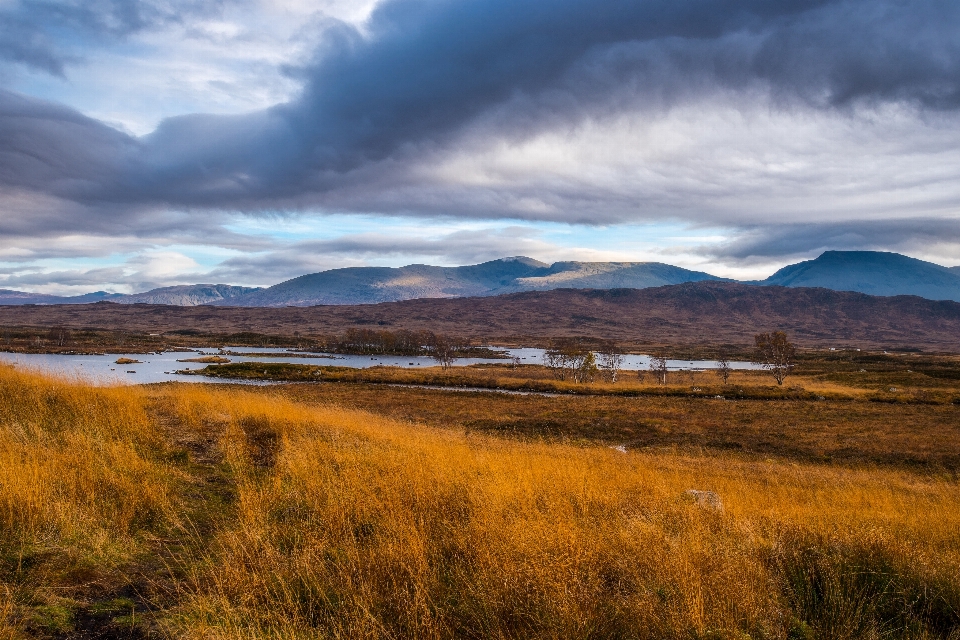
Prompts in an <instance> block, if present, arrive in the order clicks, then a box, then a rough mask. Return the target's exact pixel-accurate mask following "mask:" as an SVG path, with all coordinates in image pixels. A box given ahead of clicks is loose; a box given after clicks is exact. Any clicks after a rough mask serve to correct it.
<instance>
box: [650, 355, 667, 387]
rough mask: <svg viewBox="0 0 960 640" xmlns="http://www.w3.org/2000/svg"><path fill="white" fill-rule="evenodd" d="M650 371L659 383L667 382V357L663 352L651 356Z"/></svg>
mask: <svg viewBox="0 0 960 640" xmlns="http://www.w3.org/2000/svg"><path fill="white" fill-rule="evenodd" d="M650 371H651V372H652V373H653V377H654V378H656V380H657V384H667V359H666V358H665V357H663V355H662V354H659V353H658V354H656V355H654V356H653V357H652V358H650Z"/></svg>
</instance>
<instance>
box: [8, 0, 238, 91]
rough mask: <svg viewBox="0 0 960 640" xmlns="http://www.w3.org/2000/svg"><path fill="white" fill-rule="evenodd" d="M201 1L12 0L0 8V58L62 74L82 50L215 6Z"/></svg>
mask: <svg viewBox="0 0 960 640" xmlns="http://www.w3.org/2000/svg"><path fill="white" fill-rule="evenodd" d="M220 4H221V3H220V2H216V1H206V0H180V1H177V0H160V1H157V0H153V1H151V0H97V1H87V0H72V1H71V0H60V1H56V0H46V1H44V0H19V1H18V0H14V1H13V2H11V3H9V4H8V5H6V6H4V7H2V8H0V59H6V60H9V61H12V62H17V63H21V64H24V65H27V66H29V67H33V68H36V69H40V70H42V71H46V72H48V73H51V74H54V75H58V76H62V75H63V74H64V69H65V67H66V66H67V65H68V64H69V63H71V62H77V61H78V60H80V59H82V57H83V49H84V47H88V46H97V45H98V44H102V43H103V42H104V41H105V40H117V39H121V38H124V37H127V36H129V35H131V34H132V33H135V32H138V31H143V30H146V29H153V28H157V27H159V26H162V25H165V24H169V23H171V22H179V21H182V20H184V19H185V18H189V17H190V16H193V15H196V14H197V13H203V14H209V13H212V12H214V11H216V10H218V8H219V6H220Z"/></svg>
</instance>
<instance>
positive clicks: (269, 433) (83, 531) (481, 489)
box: [0, 367, 960, 640]
mask: <svg viewBox="0 0 960 640" xmlns="http://www.w3.org/2000/svg"><path fill="white" fill-rule="evenodd" d="M378 390H379V391H381V392H383V391H385V388H384V387H379V388H372V387H363V386H355V385H339V386H338V385H333V384H330V385H297V386H289V387H272V388H260V389H249V388H248V389H237V388H230V387H227V386H223V387H218V386H206V385H204V386H200V385H160V386H154V387H141V388H138V387H124V388H107V389H104V388H91V387H86V386H82V385H77V384H73V383H68V382H64V381H62V380H55V379H50V378H45V377H41V376H37V375H33V374H30V373H28V372H21V371H16V370H14V369H12V368H10V367H0V633H2V635H3V636H4V637H10V638H17V637H47V638H67V637H87V638H94V637H100V638H120V637H185V638H251V637H256V638H408V637H411V638H412V637H416V638H651V639H653V638H657V639H659V638H676V639H681V638H683V639H707V638H712V639H738V640H744V639H746V638H752V639H760V638H770V639H784V640H788V639H789V640H793V639H799V638H822V639H831V640H832V639H838V640H843V639H848V638H849V639H853V638H916V639H921V638H923V639H931V638H943V639H949V640H955V639H956V638H957V637H958V635H960V632H958V628H960V577H958V576H960V536H958V535H957V532H958V530H960V485H958V482H957V480H956V478H954V477H951V476H950V475H949V474H943V473H938V472H930V470H928V469H922V468H921V469H918V468H907V467H902V468H898V467H891V466H877V465H873V464H864V463H856V464H843V465H841V464H837V463H836V462H833V463H831V464H825V463H823V462H820V461H816V460H805V459H801V458H790V457H780V456H771V457H768V458H765V457H757V456H753V455H749V454H743V453H740V452H722V451H710V450H705V451H700V452H697V451H695V450H686V449H684V450H673V451H662V450H657V451H654V450H643V449H635V450H630V449H628V450H627V452H626V453H623V452H621V451H617V450H613V449H611V448H609V447H608V446H606V445H605V444H599V443H591V442H589V441H583V440H578V441H576V442H567V443H564V442H556V441H540V440H537V439H536V438H520V439H518V438H503V437H500V436H498V435H494V434H488V433H483V432H478V431H476V430H469V431H468V430H465V429H464V428H463V427H462V425H461V424H460V423H459V422H458V419H450V420H448V421H445V420H444V419H443V418H442V415H441V414H442V412H443V407H449V406H451V405H449V401H448V399H452V398H453V397H459V398H464V399H465V401H473V402H476V403H480V402H481V401H486V400H485V399H490V400H491V401H499V400H504V399H505V398H503V397H501V396H494V395H487V396H483V397H482V398H481V397H479V396H468V395H466V394H461V395H459V396H457V395H456V394H455V393H453V392H435V391H426V390H408V389H398V390H397V389H391V390H389V392H390V393H391V394H393V393H394V392H396V393H408V392H409V393H424V394H433V395H430V396H424V397H423V399H422V402H421V407H422V409H423V415H424V416H426V418H425V419H418V418H417V417H416V416H407V418H410V419H404V420H398V419H395V418H391V417H388V416H386V415H383V414H390V413H395V412H396V411H397V407H401V406H403V407H406V409H404V410H407V411H412V410H413V407H414V406H415V403H416V402H417V401H415V400H410V399H408V400H406V401H404V402H400V401H399V400H396V397H397V396H389V397H388V396H384V397H385V398H387V399H388V400H389V399H390V398H394V399H393V400H390V401H385V402H384V403H382V404H381V405H380V406H379V407H377V406H374V403H373V402H372V401H371V400H370V398H369V397H365V396H364V394H367V393H374V392H376V391H378ZM332 391H336V393H337V394H340V395H339V396H337V395H322V394H324V393H329V392H332ZM298 394H305V395H298ZM316 394H321V395H316ZM350 394H353V395H350ZM521 400H522V398H521ZM539 400H543V398H542V397H538V401H539ZM546 400H550V401H555V402H559V403H568V404H566V405H563V404H561V405H560V407H561V409H560V411H561V412H562V413H564V414H572V415H581V416H583V414H582V405H578V404H573V403H582V402H601V401H602V402H612V401H617V402H633V403H636V404H639V405H646V406H647V407H648V409H649V410H650V412H654V411H655V409H656V407H657V406H660V405H658V404H657V403H662V402H700V403H704V404H703V405H702V406H704V407H708V408H713V407H715V406H723V407H726V406H740V405H741V404H743V405H746V404H748V403H747V402H746V401H744V402H743V403H740V402H738V403H736V404H734V403H728V404H722V405H721V404H720V403H719V401H717V403H716V404H714V403H712V401H707V400H694V399H684V398H649V397H640V398H611V397H563V398H547V399H546ZM776 402H782V401H775V402H754V403H753V405H754V406H761V405H762V406H771V407H772V406H775V405H776ZM793 402H798V401H793ZM351 403H353V404H355V405H361V404H365V403H366V404H369V405H371V406H373V408H375V409H376V411H379V412H380V413H376V412H373V411H365V410H360V409H357V408H352V407H349V406H345V405H349V404H351ZM404 403H405V404H404ZM848 404H851V403H848ZM862 404H863V406H865V407H876V408H877V409H878V410H886V411H888V412H889V413H888V418H889V419H888V421H887V424H888V425H891V426H897V425H894V421H895V420H896V416H897V415H898V413H897V412H898V411H901V410H903V409H911V410H912V409H918V410H923V409H931V410H932V409H939V410H943V411H946V410H948V409H950V410H952V405H897V404H887V403H869V402H865V401H864V402H862ZM824 406H826V405H824ZM668 408H669V407H668ZM484 410H485V409H484V406H483V405H482V404H477V406H476V407H474V408H472V409H470V411H471V412H472V414H471V415H475V416H480V415H481V414H482V412H483V411H484ZM487 410H489V411H494V410H499V408H498V406H492V405H491V406H489V407H487ZM458 411H460V412H461V414H463V413H464V412H465V409H463V408H460V409H458ZM520 414H521V412H520V411H514V415H515V416H519V415H520ZM798 415H801V414H798ZM497 417H498V416H495V415H490V416H487V418H488V419H496V418H497ZM584 418H585V416H583V417H581V418H580V419H584ZM574 421H576V418H573V417H571V418H569V419H568V422H570V423H573V422H574ZM425 422H429V423H432V424H425ZM758 423H759V420H758ZM819 424H820V423H818V422H817V421H815V420H807V422H806V425H807V428H809V429H813V430H816V429H817V428H821V427H819V426H818V425H819ZM757 428H759V426H758V427H757ZM873 428H874V429H876V430H877V431H878V433H879V431H880V430H882V425H881V421H880V420H879V419H878V420H876V421H875V425H874V427H873ZM916 438H917V439H918V442H919V441H921V440H924V439H928V440H929V439H931V438H934V434H933V432H932V430H927V431H921V432H919V433H918V434H917V435H916ZM884 442H886V443H887V444H886V445H885V446H889V447H895V446H899V445H898V444H897V443H898V442H899V440H897V439H896V438H893V439H888V440H884ZM918 446H919V445H918ZM928 446H933V445H932V444H928ZM891 453H896V452H895V451H893V450H891ZM688 489H698V490H706V491H714V492H716V493H717V494H718V495H719V497H720V500H721V501H722V507H721V508H720V509H717V508H714V507H712V506H710V505H709V504H704V505H701V504H698V503H697V502H696V501H695V500H694V499H692V498H691V497H689V496H688V495H687V493H686V491H687V490H688Z"/></svg>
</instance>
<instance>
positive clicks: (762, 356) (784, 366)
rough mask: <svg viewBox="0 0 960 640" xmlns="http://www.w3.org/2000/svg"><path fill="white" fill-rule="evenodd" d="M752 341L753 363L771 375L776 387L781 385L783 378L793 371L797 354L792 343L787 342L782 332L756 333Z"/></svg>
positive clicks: (785, 335)
mask: <svg viewBox="0 0 960 640" xmlns="http://www.w3.org/2000/svg"><path fill="white" fill-rule="evenodd" d="M753 341H754V351H753V361H754V363H756V364H758V365H760V366H761V367H763V368H764V369H766V370H767V371H769V372H770V373H772V374H773V378H774V380H776V381H777V384H778V385H783V380H784V378H786V377H787V375H788V374H789V373H790V371H791V370H792V369H793V366H794V358H795V356H796V353H797V350H796V348H795V347H794V346H793V343H792V342H790V341H789V340H787V334H786V333H784V332H783V331H774V332H773V333H758V334H757V335H756V336H754V338H753Z"/></svg>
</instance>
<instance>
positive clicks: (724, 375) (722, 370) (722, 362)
mask: <svg viewBox="0 0 960 640" xmlns="http://www.w3.org/2000/svg"><path fill="white" fill-rule="evenodd" d="M732 371H733V369H731V368H730V360H729V359H728V358H727V353H726V352H725V351H720V353H719V354H718V355H717V375H718V376H720V379H721V380H723V384H727V380H729V379H730V373H731V372H732Z"/></svg>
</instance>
